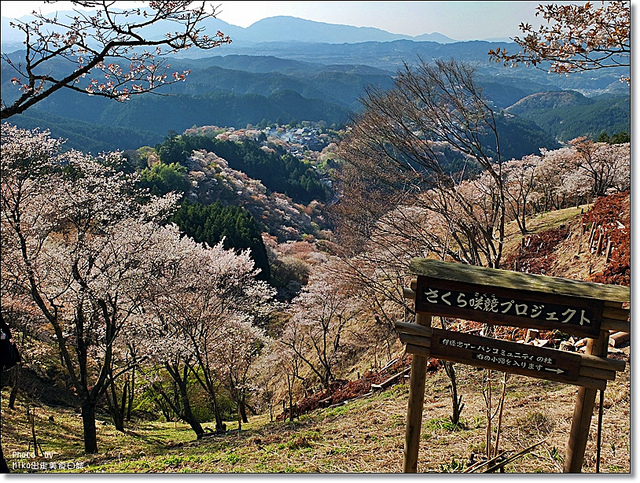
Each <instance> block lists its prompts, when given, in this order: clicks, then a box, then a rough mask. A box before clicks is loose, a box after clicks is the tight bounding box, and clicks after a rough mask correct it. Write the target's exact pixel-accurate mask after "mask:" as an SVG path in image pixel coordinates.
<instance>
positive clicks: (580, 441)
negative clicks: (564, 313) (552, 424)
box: [564, 330, 609, 473]
mask: <svg viewBox="0 0 640 483" xmlns="http://www.w3.org/2000/svg"><path fill="white" fill-rule="evenodd" d="M608 342H609V332H608V331H604V330H603V331H601V332H600V337H598V338H597V339H589V341H588V343H587V350H586V353H587V354H590V355H594V356H606V352H607V348H608ZM595 401H596V389H593V388H590V387H580V388H578V397H577V398H576V405H575V407H574V408H573V419H572V420H571V431H570V433H569V443H568V444H567V452H566V455H565V459H564V472H565V473H580V470H581V469H582V463H584V452H585V450H586V449H587V439H588V438H589V429H590V427H591V416H592V414H593V408H594V406H595Z"/></svg>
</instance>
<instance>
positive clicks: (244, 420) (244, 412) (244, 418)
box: [238, 394, 249, 423]
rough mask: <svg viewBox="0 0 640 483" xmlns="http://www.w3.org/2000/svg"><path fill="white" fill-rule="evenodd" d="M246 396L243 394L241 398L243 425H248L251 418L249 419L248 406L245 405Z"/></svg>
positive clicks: (240, 406)
mask: <svg viewBox="0 0 640 483" xmlns="http://www.w3.org/2000/svg"><path fill="white" fill-rule="evenodd" d="M245 399H246V396H245V395H244V394H243V395H242V396H241V397H240V402H239V406H238V407H239V408H240V416H241V417H242V422H243V423H248V422H249V418H247V405H246V403H245Z"/></svg>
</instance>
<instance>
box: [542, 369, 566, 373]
mask: <svg viewBox="0 0 640 483" xmlns="http://www.w3.org/2000/svg"><path fill="white" fill-rule="evenodd" d="M544 370H545V371H549V372H555V373H556V374H563V373H565V372H567V371H565V370H564V369H560V368H559V367H556V368H549V367H545V368H544Z"/></svg>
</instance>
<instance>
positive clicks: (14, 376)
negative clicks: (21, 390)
mask: <svg viewBox="0 0 640 483" xmlns="http://www.w3.org/2000/svg"><path fill="white" fill-rule="evenodd" d="M10 372H11V393H10V394H9V409H12V410H15V408H16V407H15V405H16V397H17V396H18V380H19V379H20V364H18V365H17V366H15V367H14V368H13V370H11V371H10Z"/></svg>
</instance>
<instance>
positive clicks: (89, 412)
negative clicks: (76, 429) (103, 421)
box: [82, 400, 98, 454]
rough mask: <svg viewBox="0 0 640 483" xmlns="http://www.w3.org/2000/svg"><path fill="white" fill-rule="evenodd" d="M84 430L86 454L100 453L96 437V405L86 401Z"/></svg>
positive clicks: (83, 411) (83, 405)
mask: <svg viewBox="0 0 640 483" xmlns="http://www.w3.org/2000/svg"><path fill="white" fill-rule="evenodd" d="M82 429H83V433H84V452H85V453H86V454H94V453H97V452H98V439H97V435H96V403H95V401H92V400H86V401H84V402H83V403H82Z"/></svg>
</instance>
